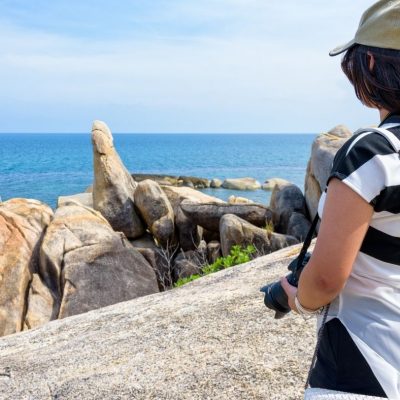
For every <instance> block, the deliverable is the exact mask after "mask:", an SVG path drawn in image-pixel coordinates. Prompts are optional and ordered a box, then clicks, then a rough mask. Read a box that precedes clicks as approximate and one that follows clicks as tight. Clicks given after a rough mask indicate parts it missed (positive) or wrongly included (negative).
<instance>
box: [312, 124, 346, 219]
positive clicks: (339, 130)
mask: <svg viewBox="0 0 400 400" xmlns="http://www.w3.org/2000/svg"><path fill="white" fill-rule="evenodd" d="M351 135H352V134H351V132H350V130H349V129H348V128H346V127H345V126H344V125H338V126H336V127H335V128H333V129H331V130H330V131H329V132H328V133H323V134H321V135H319V136H317V138H316V139H315V140H314V143H313V145H312V150H311V157H310V160H309V162H308V166H307V174H306V178H305V184H304V192H305V198H306V202H307V207H308V211H309V213H310V216H311V218H314V216H315V214H316V212H317V207H318V201H319V198H320V196H321V193H322V192H323V191H324V190H325V186H326V181H327V179H328V176H329V173H330V171H331V168H332V163H333V158H334V157H335V154H336V152H337V151H338V150H339V148H340V147H342V146H343V144H344V143H345V142H346V141H347V139H348V138H349V137H351Z"/></svg>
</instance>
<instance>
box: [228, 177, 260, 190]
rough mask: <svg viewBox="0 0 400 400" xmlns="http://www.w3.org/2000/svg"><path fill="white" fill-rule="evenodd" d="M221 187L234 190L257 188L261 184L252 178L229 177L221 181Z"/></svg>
mask: <svg viewBox="0 0 400 400" xmlns="http://www.w3.org/2000/svg"><path fill="white" fill-rule="evenodd" d="M222 187H223V188H225V189H234V190H257V189H260V188H261V185H260V182H258V181H256V180H255V179H254V178H230V179H225V180H224V181H223V183H222Z"/></svg>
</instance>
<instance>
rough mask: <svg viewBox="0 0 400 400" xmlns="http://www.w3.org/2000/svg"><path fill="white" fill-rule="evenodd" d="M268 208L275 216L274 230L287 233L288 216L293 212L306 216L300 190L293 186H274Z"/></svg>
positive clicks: (304, 203) (303, 199)
mask: <svg viewBox="0 0 400 400" xmlns="http://www.w3.org/2000/svg"><path fill="white" fill-rule="evenodd" d="M270 207H271V208H272V210H273V211H274V214H275V218H276V219H275V221H274V222H275V224H274V226H275V230H276V231H277V232H278V233H287V229H288V224H289V219H290V216H291V215H292V213H293V212H295V211H296V212H299V213H301V214H303V215H306V214H307V208H306V201H305V198H304V195H303V193H302V191H301V190H300V188H298V187H297V186H296V185H294V184H290V185H283V186H279V185H275V188H274V190H273V191H272V195H271V202H270Z"/></svg>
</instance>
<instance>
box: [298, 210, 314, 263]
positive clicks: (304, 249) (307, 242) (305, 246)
mask: <svg viewBox="0 0 400 400" xmlns="http://www.w3.org/2000/svg"><path fill="white" fill-rule="evenodd" d="M318 221H319V216H318V212H317V214H316V215H315V218H314V220H313V222H312V223H311V226H310V229H309V230H308V233H307V236H306V238H305V240H304V243H303V247H302V248H301V250H300V254H299V256H298V258H297V268H299V267H300V266H301V265H303V261H304V257H305V256H306V253H307V250H308V248H309V247H310V244H311V240H312V238H313V236H314V233H315V231H316V229H317V225H318Z"/></svg>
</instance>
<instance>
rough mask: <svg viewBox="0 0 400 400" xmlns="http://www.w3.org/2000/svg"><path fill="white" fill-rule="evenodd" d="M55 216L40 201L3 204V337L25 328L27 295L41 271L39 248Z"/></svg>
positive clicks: (0, 321) (0, 275)
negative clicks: (39, 267)
mask: <svg viewBox="0 0 400 400" xmlns="http://www.w3.org/2000/svg"><path fill="white" fill-rule="evenodd" d="M52 216H53V211H52V210H51V208H50V207H49V206H47V205H46V204H44V203H41V202H40V201H37V200H32V199H11V200H8V201H5V202H2V203H0V336H3V335H9V334H11V333H15V332H19V331H21V330H22V329H23V327H24V320H25V315H26V308H27V304H26V296H27V294H28V293H29V290H30V282H31V280H32V274H33V273H35V272H37V269H38V248H39V246H40V241H41V237H42V235H43V231H44V230H45V228H46V227H47V225H48V224H49V223H50V220H51V218H52ZM44 318H45V317H44Z"/></svg>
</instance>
